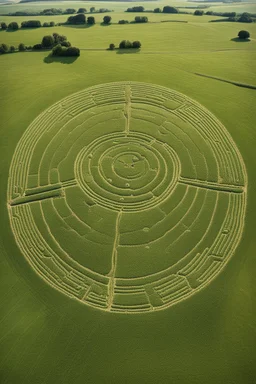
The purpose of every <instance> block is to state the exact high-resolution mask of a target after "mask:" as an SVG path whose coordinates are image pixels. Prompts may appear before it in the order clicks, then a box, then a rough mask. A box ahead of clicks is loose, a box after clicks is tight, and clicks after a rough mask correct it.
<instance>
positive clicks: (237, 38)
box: [230, 37, 251, 43]
mask: <svg viewBox="0 0 256 384" xmlns="http://www.w3.org/2000/svg"><path fill="white" fill-rule="evenodd" d="M230 41H235V42H236V43H248V42H249V41H251V40H250V39H239V37H233V38H232V39H230Z"/></svg>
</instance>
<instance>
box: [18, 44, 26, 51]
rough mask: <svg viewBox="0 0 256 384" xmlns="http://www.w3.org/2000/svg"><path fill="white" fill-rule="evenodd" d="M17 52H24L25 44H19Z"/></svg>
mask: <svg viewBox="0 0 256 384" xmlns="http://www.w3.org/2000/svg"><path fill="white" fill-rule="evenodd" d="M18 50H19V51H20V52H24V51H26V47H25V44H23V43H20V44H19V46H18Z"/></svg>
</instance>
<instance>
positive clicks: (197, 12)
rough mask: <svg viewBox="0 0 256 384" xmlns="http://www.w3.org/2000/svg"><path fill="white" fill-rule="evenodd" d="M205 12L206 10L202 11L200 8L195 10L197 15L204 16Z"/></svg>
mask: <svg viewBox="0 0 256 384" xmlns="http://www.w3.org/2000/svg"><path fill="white" fill-rule="evenodd" d="M203 14H204V11H201V10H200V9H196V10H195V12H194V15H195V16H203Z"/></svg>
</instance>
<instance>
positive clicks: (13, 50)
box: [9, 45, 15, 53]
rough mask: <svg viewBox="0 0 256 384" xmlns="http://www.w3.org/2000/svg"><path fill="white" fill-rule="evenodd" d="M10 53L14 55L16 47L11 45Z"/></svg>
mask: <svg viewBox="0 0 256 384" xmlns="http://www.w3.org/2000/svg"><path fill="white" fill-rule="evenodd" d="M9 52H10V53H13V52H15V47H14V45H11V46H10V51H9Z"/></svg>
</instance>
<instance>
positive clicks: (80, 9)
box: [77, 8, 87, 13]
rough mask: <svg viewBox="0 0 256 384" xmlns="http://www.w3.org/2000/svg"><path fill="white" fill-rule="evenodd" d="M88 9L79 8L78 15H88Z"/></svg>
mask: <svg viewBox="0 0 256 384" xmlns="http://www.w3.org/2000/svg"><path fill="white" fill-rule="evenodd" d="M86 12H87V9H86V8H79V9H78V11H77V13H86Z"/></svg>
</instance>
